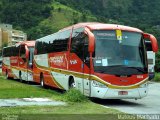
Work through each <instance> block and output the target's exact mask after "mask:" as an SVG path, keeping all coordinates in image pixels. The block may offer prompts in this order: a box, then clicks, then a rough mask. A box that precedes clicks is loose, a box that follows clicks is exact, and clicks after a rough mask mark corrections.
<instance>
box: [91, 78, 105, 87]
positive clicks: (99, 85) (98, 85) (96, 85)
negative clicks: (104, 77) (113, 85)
mask: <svg viewBox="0 0 160 120" xmlns="http://www.w3.org/2000/svg"><path fill="white" fill-rule="evenodd" d="M92 85H93V86H94V87H101V88H106V87H107V86H106V85H104V84H103V83H100V82H97V81H95V80H93V83H92Z"/></svg>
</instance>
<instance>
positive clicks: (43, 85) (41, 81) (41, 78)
mask: <svg viewBox="0 0 160 120" xmlns="http://www.w3.org/2000/svg"><path fill="white" fill-rule="evenodd" d="M40 85H41V87H43V88H46V86H45V83H44V78H43V74H42V73H41V75H40Z"/></svg>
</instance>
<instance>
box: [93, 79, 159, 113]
mask: <svg viewBox="0 0 160 120" xmlns="http://www.w3.org/2000/svg"><path fill="white" fill-rule="evenodd" d="M94 102H96V103H98V104H101V105H103V106H104V107H110V108H114V109H117V110H119V111H122V112H125V113H129V114H160V83H155V82H150V84H149V92H148V96H147V97H144V98H142V99H138V100H135V99H126V100H96V101H94Z"/></svg>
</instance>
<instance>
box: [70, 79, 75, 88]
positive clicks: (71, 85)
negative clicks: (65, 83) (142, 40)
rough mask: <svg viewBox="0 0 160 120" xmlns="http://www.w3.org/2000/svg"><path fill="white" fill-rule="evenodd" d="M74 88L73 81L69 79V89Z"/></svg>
mask: <svg viewBox="0 0 160 120" xmlns="http://www.w3.org/2000/svg"><path fill="white" fill-rule="evenodd" d="M72 88H76V83H75V81H74V78H71V80H70V81H69V89H72Z"/></svg>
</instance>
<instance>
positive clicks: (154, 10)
mask: <svg viewBox="0 0 160 120" xmlns="http://www.w3.org/2000/svg"><path fill="white" fill-rule="evenodd" d="M159 6H160V1H159V0H87V1H86V0H23V1H22V0H1V1H0V16H1V17H0V22H2V23H9V24H13V26H14V27H15V28H16V29H20V30H23V31H25V32H27V34H28V39H37V38H39V37H42V36H44V35H47V34H51V33H53V32H56V31H58V30H59V29H61V28H63V27H66V26H69V25H71V24H75V23H78V22H85V21H94V22H97V21H98V22H105V23H118V24H123V25H129V26H134V27H138V28H140V29H142V30H143V31H146V32H149V33H153V34H154V35H155V36H156V37H157V38H158V39H160V37H159V36H160V20H159V19H160V14H159V11H160V7H159Z"/></svg>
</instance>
